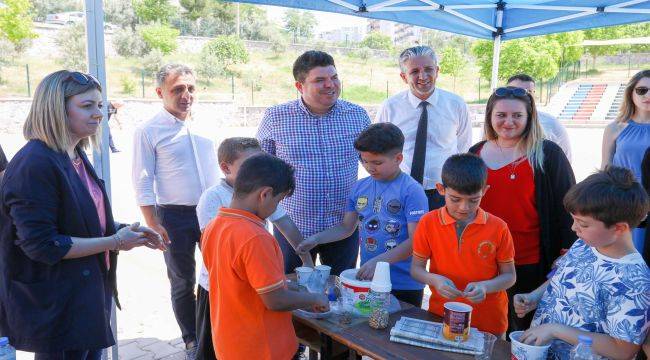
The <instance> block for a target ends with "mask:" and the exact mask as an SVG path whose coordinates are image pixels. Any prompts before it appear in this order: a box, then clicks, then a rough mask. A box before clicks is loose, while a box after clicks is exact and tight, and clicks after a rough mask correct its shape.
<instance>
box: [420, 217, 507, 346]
mask: <svg viewBox="0 0 650 360" xmlns="http://www.w3.org/2000/svg"><path fill="white" fill-rule="evenodd" d="M459 244H460V245H459ZM514 252H515V251H514V247H513V245H512V237H511V236H510V232H509V231H508V226H507V225H506V223H505V222H503V220H501V219H499V218H498V217H496V216H494V215H491V214H489V213H487V212H485V211H484V210H483V209H481V208H479V209H478V212H477V214H476V218H475V219H474V222H472V223H470V224H468V225H467V227H466V228H465V230H464V231H463V233H462V234H461V238H460V241H458V237H457V235H456V220H455V219H454V218H452V217H451V216H450V215H449V213H448V212H447V208H446V207H442V208H440V209H437V210H434V211H431V212H429V213H427V214H426V215H424V216H423V217H422V218H421V219H420V222H419V223H418V226H417V229H416V230H415V235H414V236H413V255H414V256H417V257H419V258H421V259H424V260H426V259H429V260H430V261H429V272H430V273H433V274H438V275H442V276H444V277H446V278H448V279H449V280H451V281H453V282H454V284H455V285H456V288H458V290H460V291H463V290H465V287H466V286H467V284H468V283H470V282H476V281H485V280H490V279H493V278H495V277H496V276H497V275H499V265H498V264H499V263H508V262H513V261H514V255H515V254H514ZM429 287H430V289H431V298H429V311H430V312H432V313H434V314H436V315H439V316H442V315H443V305H444V303H446V302H448V301H459V302H462V303H466V304H469V305H471V306H472V307H473V308H474V310H473V311H472V326H473V327H477V328H478V329H479V330H482V331H487V332H490V333H493V334H503V333H505V332H506V330H507V329H508V295H507V294H506V292H505V290H502V291H498V292H496V293H491V294H487V296H486V298H485V300H484V301H483V302H481V303H478V304H473V303H471V302H470V301H469V300H467V299H465V298H458V299H454V300H447V299H445V298H443V297H442V296H440V295H438V292H437V291H436V289H435V288H434V287H433V286H429Z"/></svg>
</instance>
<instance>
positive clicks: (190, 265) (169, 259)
mask: <svg viewBox="0 0 650 360" xmlns="http://www.w3.org/2000/svg"><path fill="white" fill-rule="evenodd" d="M156 213H157V215H158V217H159V219H160V223H161V224H162V226H163V227H164V228H165V230H167V234H168V235H169V240H170V241H171V244H170V245H169V249H168V250H167V251H165V252H164V253H163V254H164V256H165V264H166V265H167V277H168V278H169V282H170V284H171V298H172V308H173V309H174V315H175V316H176V322H178V326H179V327H180V328H181V335H182V337H183V341H184V342H185V344H186V345H187V344H190V343H191V342H195V341H196V296H195V294H194V285H195V283H196V263H195V261H194V249H195V247H196V245H197V244H198V242H199V240H200V239H201V230H199V222H198V220H197V218H196V206H182V205H159V206H157V207H156Z"/></svg>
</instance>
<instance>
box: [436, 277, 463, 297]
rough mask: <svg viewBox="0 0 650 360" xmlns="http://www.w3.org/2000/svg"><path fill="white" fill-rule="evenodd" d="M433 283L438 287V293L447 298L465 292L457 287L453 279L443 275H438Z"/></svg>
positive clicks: (458, 295)
mask: <svg viewBox="0 0 650 360" xmlns="http://www.w3.org/2000/svg"><path fill="white" fill-rule="evenodd" d="M432 285H433V287H434V288H436V291H437V292H438V294H440V296H442V297H443V298H445V299H449V300H453V299H455V298H457V297H460V296H462V295H463V293H462V292H461V291H460V290H458V288H456V285H455V284H454V282H453V281H451V280H449V279H447V278H446V277H444V276H442V275H437V276H436V280H434V282H433V284H432Z"/></svg>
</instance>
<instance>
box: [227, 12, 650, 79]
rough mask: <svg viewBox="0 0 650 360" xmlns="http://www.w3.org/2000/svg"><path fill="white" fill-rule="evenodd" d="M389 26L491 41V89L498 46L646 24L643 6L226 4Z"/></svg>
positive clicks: (648, 17) (646, 15)
mask: <svg viewBox="0 0 650 360" xmlns="http://www.w3.org/2000/svg"><path fill="white" fill-rule="evenodd" d="M228 1H233V2H246V3H253V4H264V5H277V6H284V7H293V8H300V9H307V10H318V11H327V12H335V13H341V14H347V15H354V16H361V17H366V18H371V19H382V20H389V21H394V22H399V23H405V24H411V25H417V26H421V27H425V28H431V29H437V30H443V31H448V32H452V33H456V34H463V35H468V36H473V37H477V38H482V39H493V40H494V54H493V62H492V64H493V66H492V81H491V86H492V88H494V87H495V86H496V83H497V75H498V71H499V53H500V48H501V41H502V40H508V39H517V38H521V37H527V36H535V35H543V34H549V33H556V32H566V31H572V30H580V29H588V28H594V27H604V26H612V25H619V24H629V23H635V22H644V21H650V1H648V0H631V1H621V0H601V1H592V0H576V1H557V0H551V1H549V0H546V1H543V0H510V1H493V0H477V1H468V0H440V1H432V0H228Z"/></svg>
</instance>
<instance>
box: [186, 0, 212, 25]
mask: <svg viewBox="0 0 650 360" xmlns="http://www.w3.org/2000/svg"><path fill="white" fill-rule="evenodd" d="M180 4H181V6H182V7H183V9H185V13H184V14H183V16H185V17H187V18H188V19H190V20H192V21H196V20H198V19H199V18H201V17H203V16H205V10H206V9H207V5H208V3H207V1H206V0H180Z"/></svg>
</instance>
